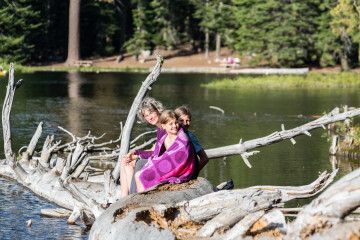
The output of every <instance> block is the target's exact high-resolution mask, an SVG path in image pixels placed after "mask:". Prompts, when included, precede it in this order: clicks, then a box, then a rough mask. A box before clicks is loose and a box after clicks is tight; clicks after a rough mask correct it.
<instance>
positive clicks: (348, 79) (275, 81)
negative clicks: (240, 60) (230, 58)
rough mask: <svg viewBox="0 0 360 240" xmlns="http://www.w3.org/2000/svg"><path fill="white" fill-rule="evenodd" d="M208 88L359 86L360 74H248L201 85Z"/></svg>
mask: <svg viewBox="0 0 360 240" xmlns="http://www.w3.org/2000/svg"><path fill="white" fill-rule="evenodd" d="M203 86H204V87H209V88H299V87H300V88H307V87H311V88H315V87H316V88H330V87H336V88H337V87H360V75H359V74H358V73H354V72H343V73H333V74H321V73H309V74H307V75H257V76H254V75H248V76H246V75H245V76H244V75H241V76H238V77H237V78H235V79H229V78H225V79H222V80H217V81H213V82H210V83H208V84H205V85H203Z"/></svg>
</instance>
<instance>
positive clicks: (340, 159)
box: [329, 156, 360, 175]
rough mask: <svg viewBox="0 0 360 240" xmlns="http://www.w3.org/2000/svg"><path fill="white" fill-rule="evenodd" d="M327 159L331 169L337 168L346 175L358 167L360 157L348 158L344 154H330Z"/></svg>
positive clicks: (359, 165)
mask: <svg viewBox="0 0 360 240" xmlns="http://www.w3.org/2000/svg"><path fill="white" fill-rule="evenodd" d="M329 161H330V163H331V166H332V169H333V170H335V169H337V168H339V170H340V174H342V175H346V174H348V173H350V172H352V171H354V170H355V169H357V168H359V167H360V159H356V158H349V157H344V156H330V157H329Z"/></svg>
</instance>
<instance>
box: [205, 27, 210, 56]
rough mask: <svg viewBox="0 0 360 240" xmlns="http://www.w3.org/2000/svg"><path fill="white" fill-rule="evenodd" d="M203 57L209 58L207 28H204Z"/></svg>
mask: <svg viewBox="0 0 360 240" xmlns="http://www.w3.org/2000/svg"><path fill="white" fill-rule="evenodd" d="M205 58H209V30H208V29H207V28H206V29H205Z"/></svg>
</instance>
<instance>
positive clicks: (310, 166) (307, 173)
mask: <svg viewBox="0 0 360 240" xmlns="http://www.w3.org/2000/svg"><path fill="white" fill-rule="evenodd" d="M146 76H147V74H139V73H78V72H39V73H33V74H15V80H19V79H24V80H25V82H24V84H23V85H22V86H21V88H19V89H18V90H17V92H16V95H15V100H14V105H13V110H12V133H13V143H14V150H15V151H18V149H19V148H20V147H22V146H26V145H27V144H28V143H29V141H30V140H31V137H32V135H33V133H34V132H35V130H36V128H37V125H38V124H39V122H40V121H43V122H44V131H43V136H42V139H41V142H43V141H44V139H45V138H46V135H55V140H62V141H63V142H66V141H69V140H70V138H69V136H68V135H67V134H66V133H64V132H62V131H61V130H59V129H58V128H57V126H62V127H63V128H65V129H67V130H69V131H71V132H72V133H74V134H76V135H77V136H84V135H86V134H87V133H88V131H91V133H92V134H93V135H95V136H100V135H102V134H103V133H106V135H105V137H104V138H103V141H108V140H112V139H113V140H114V139H116V138H118V136H119V133H120V130H119V129H120V124H119V123H120V122H121V121H122V122H123V123H124V122H125V120H126V116H127V113H128V111H129V109H130V107H131V104H132V101H133V99H134V97H135V95H136V94H137V91H138V89H139V87H140V85H141V82H142V81H143V80H144V79H145V78H146ZM221 77H223V75H216V74H168V73H162V74H161V75H160V76H159V77H158V80H157V82H156V83H155V84H154V85H153V86H152V90H151V91H150V92H149V93H148V95H149V96H152V97H154V98H156V99H158V100H160V101H161V102H163V103H164V105H165V106H166V107H167V108H168V109H174V108H176V107H177V106H180V105H182V104H184V105H187V106H188V107H190V108H191V110H192V114H193V116H192V123H191V131H192V132H193V133H194V134H195V135H196V136H197V137H198V139H199V140H200V142H201V144H202V145H203V147H204V149H210V148H215V147H220V146H226V145H231V144H235V143H238V142H239V140H240V139H242V140H243V141H247V140H251V139H255V138H260V137H263V136H266V135H269V134H271V133H272V132H275V131H279V130H281V124H284V125H285V128H286V129H290V128H294V127H297V126H299V125H302V124H305V123H307V122H309V121H312V120H314V119H315V117H316V116H318V115H322V114H323V113H324V112H329V111H331V110H332V109H333V108H334V107H337V106H340V105H344V104H346V105H348V106H354V107H358V106H359V105H360V95H359V94H358V91H359V89H356V88H338V89H221V90H220V89H206V88H203V87H201V86H200V84H201V83H207V82H209V81H211V80H213V79H218V78H221ZM6 84H7V78H4V77H2V78H0V89H1V92H0V99H4V95H5V91H6V90H5V86H6ZM1 101H3V100H1ZM209 106H216V107H219V108H221V109H223V110H224V111H225V113H224V114H222V113H221V112H220V111H217V110H215V109H212V108H209ZM149 130H154V127H152V126H150V125H149V124H144V123H142V124H138V123H137V124H135V126H134V130H133V136H137V135H138V134H140V133H142V132H144V131H149ZM324 133H326V131H324V130H323V129H317V130H314V131H312V132H311V134H312V136H311V137H308V136H306V135H304V136H299V137H296V138H295V140H296V142H297V143H296V144H295V145H292V144H291V142H290V141H289V140H288V141H285V142H280V143H276V144H273V145H270V146H267V147H263V148H259V149H257V150H260V153H259V154H257V155H254V156H252V157H250V158H249V161H250V163H251V164H252V168H251V169H250V168H248V167H247V166H246V165H245V164H244V162H243V160H242V159H241V157H240V156H232V157H228V158H227V159H226V160H223V159H212V160H210V163H209V164H208V165H207V166H206V167H205V168H204V169H203V170H202V172H201V173H200V176H202V177H205V178H207V179H208V180H210V181H211V182H212V183H213V184H214V185H217V184H219V183H221V182H224V181H227V180H229V179H233V181H234V183H235V188H245V187H248V186H254V185H294V186H295V185H305V184H309V183H310V182H312V181H313V180H315V179H316V178H317V176H318V173H319V172H322V171H325V170H327V171H332V169H333V166H332V163H331V161H330V158H329V155H328V149H329V143H328V142H327V140H326V138H324V137H322V135H323V134H324ZM151 137H152V136H151ZM141 141H143V140H141ZM141 141H140V143H139V144H141ZM0 144H1V145H2V144H3V142H2V139H0ZM38 148H39V149H40V148H41V145H39V146H38ZM0 154H1V158H4V154H3V149H0ZM337 160H338V161H339V164H338V167H339V168H340V170H339V173H338V175H337V177H336V179H339V178H340V177H341V176H343V175H345V174H346V173H348V172H349V171H351V170H352V169H354V168H357V167H358V166H359V161H358V160H353V159H350V160H349V159H337ZM2 181H3V182H2V183H1V184H2V185H4V186H5V190H2V192H1V196H0V197H1V199H0V202H1V205H2V206H4V202H7V203H8V204H10V206H11V207H7V208H4V207H1V211H2V212H0V215H1V216H2V219H1V221H2V222H7V224H8V225H7V230H6V231H5V230H0V231H1V233H0V238H1V239H4V238H12V237H10V236H13V238H14V239H17V238H26V236H27V234H31V233H29V232H34V233H33V234H37V236H44V238H61V239H67V238H75V239H78V238H86V237H87V234H88V231H87V230H86V229H85V228H84V227H83V226H82V225H80V224H79V225H76V226H67V225H66V220H63V219H48V218H42V217H39V212H40V210H39V209H41V208H49V205H51V204H50V203H48V202H46V201H44V200H43V199H40V198H38V197H37V196H34V195H33V194H32V193H29V192H28V191H27V190H26V189H24V188H22V187H21V186H18V185H16V184H15V183H13V182H9V181H5V180H2ZM18 195H21V196H22V197H23V198H24V199H25V200H22V201H24V202H23V203H20V202H19V201H17V200H16V199H17V196H18ZM26 199H31V200H27V201H26ZM308 201H309V200H305V201H293V202H291V203H289V206H297V205H299V204H304V203H306V202H308ZM18 202H19V203H18ZM24 206H26V207H24ZM54 207H55V206H53V208H54ZM24 208H29V209H31V210H30V213H29V215H26V217H25V214H23V212H22V211H21V209H24ZM10 209H13V210H12V211H13V212H12V213H11V214H10V213H8V212H4V211H5V210H6V211H10ZM20 215H24V216H22V217H24V219H20V218H17V216H20ZM7 216H9V217H7ZM27 218H32V219H36V221H35V222H37V221H39V224H38V225H37V226H39V228H37V227H35V224H34V227H32V228H30V229H28V228H26V223H24V221H26V220H27ZM40 222H41V224H40ZM17 226H19V228H21V229H20V230H18V228H17ZM54 226H56V227H54ZM74 232H76V234H74ZM1 234H4V235H1ZM11 234H13V235H11ZM56 234H59V235H56ZM29 236H31V235H29ZM46 236H47V237H46Z"/></svg>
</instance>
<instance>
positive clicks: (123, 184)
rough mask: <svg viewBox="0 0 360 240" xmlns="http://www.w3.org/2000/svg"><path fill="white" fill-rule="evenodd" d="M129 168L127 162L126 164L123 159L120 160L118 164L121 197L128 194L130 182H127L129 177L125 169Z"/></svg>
mask: <svg viewBox="0 0 360 240" xmlns="http://www.w3.org/2000/svg"><path fill="white" fill-rule="evenodd" d="M127 168H129V164H127V163H126V162H125V161H124V159H123V160H122V161H121V164H120V189H121V197H125V196H127V195H129V186H130V183H131V182H130V183H129V182H128V181H129V180H128V179H129V177H128V176H127V175H128V172H129V170H128V169H127ZM130 180H131V178H130Z"/></svg>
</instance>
